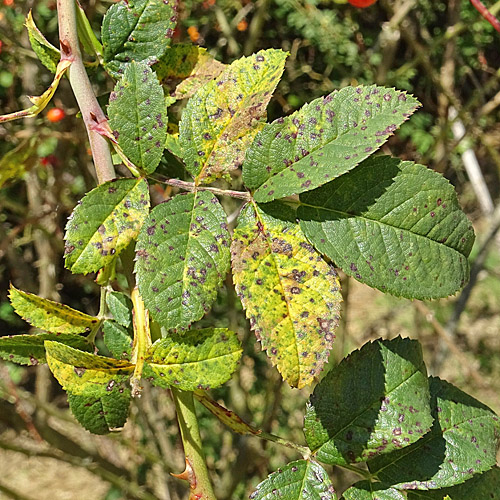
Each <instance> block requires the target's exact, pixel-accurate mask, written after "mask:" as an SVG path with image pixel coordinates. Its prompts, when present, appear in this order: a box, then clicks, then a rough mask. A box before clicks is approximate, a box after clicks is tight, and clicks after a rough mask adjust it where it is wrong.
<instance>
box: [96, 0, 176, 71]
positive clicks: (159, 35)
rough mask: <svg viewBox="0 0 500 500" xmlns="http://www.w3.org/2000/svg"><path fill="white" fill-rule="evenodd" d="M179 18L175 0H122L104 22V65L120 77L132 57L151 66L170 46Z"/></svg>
mask: <svg viewBox="0 0 500 500" xmlns="http://www.w3.org/2000/svg"><path fill="white" fill-rule="evenodd" d="M176 22H177V2H176V0H134V1H133V2H131V1H125V0H121V1H119V2H118V3H116V4H114V5H112V6H111V7H110V8H109V9H108V11H107V12H106V15H105V16H104V19H103V22H102V34H101V39H102V43H103V49H104V54H103V55H104V62H105V68H106V70H107V71H108V73H110V74H111V75H112V76H113V77H115V78H119V77H120V75H122V74H123V73H124V71H125V68H126V67H127V65H128V64H129V63H130V62H131V61H135V62H141V61H143V62H145V63H146V64H147V65H148V66H151V65H153V64H155V63H156V62H158V61H159V60H160V58H161V57H162V56H163V54H164V53H165V51H166V50H167V49H168V47H169V45H170V42H171V38H172V36H173V34H174V28H175V24H176Z"/></svg>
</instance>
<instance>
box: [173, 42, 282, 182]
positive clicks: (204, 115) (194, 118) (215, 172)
mask: <svg viewBox="0 0 500 500" xmlns="http://www.w3.org/2000/svg"><path fill="white" fill-rule="evenodd" d="M285 58H286V53H284V52H282V51H281V50H274V49H270V50H263V51H260V52H258V53H257V54H254V55H252V56H250V57H242V58H241V59H238V60H237V61H235V62H233V63H232V64H231V65H230V66H229V67H228V68H227V69H226V70H225V71H224V72H223V73H222V74H221V75H219V76H218V77H217V79H216V80H214V81H211V82H209V83H207V84H206V85H204V86H203V87H201V88H199V89H198V91H197V92H196V93H195V94H194V96H193V97H191V99H190V100H189V101H188V104H187V106H186V108H185V109H184V111H183V113H182V119H181V122H180V125H179V134H180V135H179V141H180V145H181V147H182V149H183V152H184V155H183V158H184V161H185V162H186V167H187V169H188V171H189V172H190V173H191V174H192V175H193V176H196V182H197V183H198V184H199V183H209V182H212V181H214V180H215V179H217V178H219V177H222V176H224V175H226V174H228V173H229V172H230V171H231V170H234V169H236V168H238V167H239V166H240V165H241V163H242V162H243V158H244V156H245V152H246V149H247V148H248V146H249V145H250V143H251V142H252V140H253V138H254V137H255V134H256V133H257V131H258V130H259V128H260V127H261V126H262V125H263V120H264V119H265V113H266V108H267V104H268V103H269V100H270V99H271V95H272V93H273V92H274V89H275V88H276V85H277V84H278V82H279V79H280V77H281V74H282V73H283V68H284V65H285Z"/></svg>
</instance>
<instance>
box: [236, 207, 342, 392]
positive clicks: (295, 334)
mask: <svg viewBox="0 0 500 500" xmlns="http://www.w3.org/2000/svg"><path fill="white" fill-rule="evenodd" d="M290 221H292V222H290ZM233 238H234V239H233V244H232V246H231V256H232V267H233V279H234V284H235V287H236V292H237V294H238V296H239V297H240V299H241V302H242V304H243V307H244V308H245V311H246V316H247V318H249V320H250V326H251V327H252V329H253V330H254V331H255V334H256V336H257V338H258V339H259V340H260V341H261V343H262V348H263V349H264V350H266V351H267V355H268V356H269V357H270V359H271V361H272V363H273V364H274V365H276V366H277V368H278V371H279V372H280V373H281V375H282V376H283V378H284V379H285V380H286V381H287V382H288V383H289V384H290V385H291V386H292V387H299V388H300V387H304V386H305V385H307V384H309V383H311V382H312V381H313V379H314V377H315V376H316V375H318V373H319V372H320V371H321V369H322V367H323V365H324V363H325V362H326V360H327V359H328V354H329V352H330V349H331V347H332V344H333V340H334V338H335V335H334V333H333V332H334V330H335V328H336V327H337V324H338V321H339V310H340V302H341V301H342V296H341V294H340V291H339V287H340V284H339V280H338V278H337V274H336V272H335V270H334V269H333V267H331V266H329V265H328V264H327V263H326V262H325V261H324V260H323V259H322V257H321V255H319V254H318V253H317V252H316V251H315V250H314V248H313V247H312V246H311V245H310V244H309V243H308V242H307V240H306V239H305V237H304V235H303V234H302V231H301V230H300V228H299V226H298V224H296V223H295V222H294V217H293V216H291V215H290V213H289V212H287V209H286V207H284V205H280V204H278V203H275V204H273V205H271V206H266V207H254V206H252V205H247V206H246V207H245V208H244V209H243V210H242V212H241V214H240V216H239V218H238V226H237V227H236V229H235V231H234V235H233Z"/></svg>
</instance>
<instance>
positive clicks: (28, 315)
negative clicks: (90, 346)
mask: <svg viewBox="0 0 500 500" xmlns="http://www.w3.org/2000/svg"><path fill="white" fill-rule="evenodd" d="M9 299H10V303H11V304H12V307H13V308H14V310H15V311H16V313H17V314H19V316H21V318H23V319H24V320H25V321H27V322H28V323H29V324H30V325H33V326H35V327H36V328H41V329H42V330H47V331H48V332H51V333H83V332H90V331H91V330H93V329H94V328H96V327H97V326H98V325H99V318H96V317H94V316H89V315H88V314H85V313H82V312H80V311H77V310H76V309H72V308H71V307H68V306H66V305H64V304H59V303H57V302H54V301H52V300H48V299H44V298H42V297H38V296H37V295H33V294H32V293H26V292H23V291H22V290H18V289H17V288H15V287H14V286H12V285H10V290H9Z"/></svg>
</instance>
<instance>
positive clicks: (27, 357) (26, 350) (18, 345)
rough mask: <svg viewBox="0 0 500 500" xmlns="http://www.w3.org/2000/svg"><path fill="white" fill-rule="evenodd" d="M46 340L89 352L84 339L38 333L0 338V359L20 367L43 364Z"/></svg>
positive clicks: (88, 345)
mask: <svg viewBox="0 0 500 500" xmlns="http://www.w3.org/2000/svg"><path fill="white" fill-rule="evenodd" d="M46 340H54V341H57V342H60V343H61V344H65V345H69V346H71V347H74V348H75V349H81V350H90V348H91V345H90V344H89V343H88V341H87V339H86V338H85V337H81V336H80V335H75V334H71V333H39V334H36V335H9V336H6V337H0V358H3V359H5V360H7V361H12V362H13V363H18V364H20V365H38V364H40V363H45V362H46V359H45V347H44V342H45V341H46Z"/></svg>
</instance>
